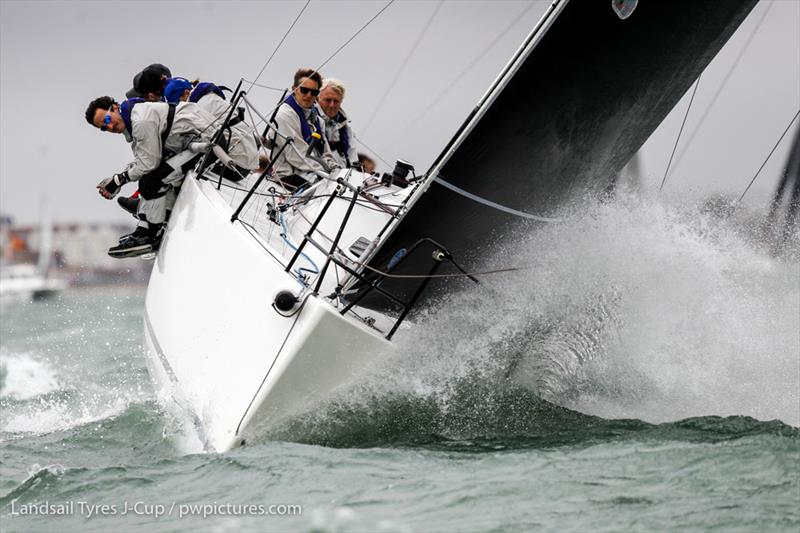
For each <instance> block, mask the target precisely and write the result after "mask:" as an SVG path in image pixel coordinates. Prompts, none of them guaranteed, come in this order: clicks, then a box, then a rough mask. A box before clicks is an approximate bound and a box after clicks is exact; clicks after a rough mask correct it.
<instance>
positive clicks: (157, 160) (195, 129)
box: [125, 102, 215, 181]
mask: <svg viewBox="0 0 800 533" xmlns="http://www.w3.org/2000/svg"><path fill="white" fill-rule="evenodd" d="M168 112H169V104H167V103H166V102H140V103H138V104H136V105H135V106H134V107H133V109H132V110H131V118H130V123H131V128H130V129H131V131H128V128H127V127H126V129H125V139H126V140H127V141H128V142H130V143H132V149H133V157H134V160H133V163H131V164H130V165H129V166H128V177H129V178H130V179H131V181H137V180H139V179H140V178H141V177H142V176H144V175H146V174H148V173H150V172H152V171H153V170H155V169H156V168H158V166H159V165H160V164H161V160H162V159H163V158H164V157H165V156H166V155H167V153H166V152H171V153H177V152H180V151H182V150H183V149H185V148H186V147H187V146H188V145H189V143H190V142H192V141H195V140H201V141H210V140H211V139H212V137H213V136H214V133H215V131H214V128H213V127H209V126H210V125H211V123H212V122H213V121H214V117H213V116H212V115H210V114H209V113H208V112H207V111H205V110H204V109H202V108H201V107H200V106H199V105H198V104H193V103H189V102H182V103H180V104H178V105H177V107H176V109H175V118H174V120H173V122H172V128H171V129H170V131H169V135H167V138H166V140H165V141H164V145H163V146H162V145H161V135H162V133H163V132H164V130H165V129H166V127H167V115H168Z"/></svg>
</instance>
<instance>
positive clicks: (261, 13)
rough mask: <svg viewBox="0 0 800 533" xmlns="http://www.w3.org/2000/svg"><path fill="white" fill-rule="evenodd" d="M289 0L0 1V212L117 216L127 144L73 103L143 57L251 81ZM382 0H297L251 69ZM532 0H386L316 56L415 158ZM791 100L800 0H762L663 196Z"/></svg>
mask: <svg viewBox="0 0 800 533" xmlns="http://www.w3.org/2000/svg"><path fill="white" fill-rule="evenodd" d="M582 1H585V0H582ZM599 1H608V2H609V3H610V0H599ZM641 1H642V2H647V1H655V0H641ZM659 1H660V0H659ZM709 1H710V0H709ZM303 5H304V2H303V1H298V2H295V1H291V2H289V1H286V2H279V1H272V2H256V1H251V2H234V1H230V2H214V1H203V2H192V1H181V2H166V1H160V2H147V1H140V2H135V3H131V2H111V1H106V2H100V1H94V2H80V1H69V2H68V1H58V2H49V1H25V2H18V1H10V0H0V212H2V213H3V214H8V215H11V216H12V217H14V218H15V220H16V221H17V222H20V223H31V222H36V221H37V220H38V219H39V217H40V211H41V205H42V200H43V198H44V197H45V196H46V197H47V199H48V201H49V203H50V205H51V206H52V216H53V218H54V219H55V220H56V221H99V220H110V219H115V220H123V221H124V220H129V219H128V218H127V215H124V214H123V213H122V211H121V210H120V209H119V208H118V207H116V205H115V203H114V202H107V201H104V200H103V199H101V198H100V196H99V195H98V194H97V193H96V192H95V190H94V186H95V184H96V183H97V182H98V181H99V180H100V179H102V178H104V177H107V176H109V175H111V174H113V173H114V172H116V171H118V170H120V169H121V168H122V167H123V166H124V164H125V163H127V162H128V161H129V160H130V159H131V153H130V149H129V147H128V145H127V144H126V143H125V142H124V141H123V139H122V138H121V137H120V136H113V135H107V134H101V133H99V132H98V131H97V130H95V129H93V128H91V127H90V126H89V125H88V124H87V123H86V122H85V120H84V118H83V114H84V110H85V108H86V105H87V104H88V102H89V101H90V100H91V99H92V98H94V97H96V96H100V95H104V94H108V95H111V96H114V97H115V98H118V99H122V98H124V93H125V91H126V90H127V89H129V88H130V86H131V78H132V77H133V74H135V73H136V72H138V71H139V70H141V69H142V68H143V67H144V66H146V65H148V64H150V63H153V62H160V63H164V64H166V65H168V66H169V67H170V68H171V69H172V72H173V74H174V75H181V76H185V77H187V78H199V79H201V80H209V81H215V82H217V83H223V84H226V85H229V86H235V84H236V83H237V81H238V80H239V78H242V77H243V78H245V79H248V80H252V79H253V78H254V77H255V76H256V75H257V73H258V72H259V70H260V69H261V67H262V65H263V64H264V62H265V61H266V60H267V58H268V57H269V56H270V54H271V53H272V52H273V50H274V49H275V47H276V45H277V44H278V42H279V41H280V39H281V37H282V36H283V35H284V33H285V32H286V30H287V29H288V28H289V26H290V24H291V23H292V21H293V20H294V19H295V17H296V16H297V14H298V13H299V12H300V10H301V9H302V7H303ZM384 5H386V2H385V1H371V0H362V1H348V2H345V1H342V2H339V1H320V0H317V1H312V2H311V4H310V5H309V7H308V8H307V9H306V10H305V12H304V13H303V15H302V17H301V18H300V20H299V22H298V24H297V26H296V27H295V28H294V29H293V30H292V32H291V33H290V34H289V36H288V38H287V39H286V41H285V42H284V44H283V46H282V47H281V48H280V49H279V50H278V52H277V53H276V54H275V57H274V58H273V59H272V61H271V62H270V64H269V65H268V67H267V68H266V70H265V71H264V73H263V74H262V75H261V77H260V78H259V80H258V81H259V84H263V85H267V86H272V87H285V86H286V85H288V84H289V83H290V81H291V75H292V73H293V72H294V70H295V69H296V68H298V67H300V66H309V67H318V66H319V65H320V64H321V63H322V62H323V61H325V60H326V59H327V58H328V57H329V56H330V55H331V54H332V53H333V52H334V51H335V50H336V49H337V48H338V47H339V46H340V45H341V44H343V43H344V42H345V41H346V40H347V39H348V38H350V37H351V36H352V35H353V34H354V33H355V32H356V31H357V30H358V29H359V28H360V27H361V26H362V25H363V24H364V23H365V22H366V21H368V20H369V19H370V18H371V17H372V16H373V15H375V14H376V13H377V12H378V11H379V10H380V9H381V8H382V7H383V6H384ZM547 5H548V2H547V1H533V2H529V1H522V0H508V1H499V0H495V1H478V0H475V1H456V0H452V1H446V2H443V3H440V2H438V1H433V0H431V1H403V0H399V1H397V2H395V3H394V4H392V5H391V6H390V7H389V8H388V9H387V10H386V11H385V12H384V13H383V14H382V15H381V16H380V17H378V18H377V19H376V20H375V21H374V22H373V23H372V24H371V25H370V26H368V27H367V28H366V29H365V30H364V31H363V32H362V33H361V34H360V35H358V36H357V37H356V38H355V39H354V40H353V41H352V42H351V43H350V44H349V45H348V46H347V47H345V48H344V49H343V50H342V51H341V52H340V53H339V54H338V55H336V56H335V57H334V58H333V59H332V60H331V61H330V62H329V63H328V64H327V65H325V67H324V68H322V69H321V71H322V73H323V75H326V76H331V77H337V78H340V79H342V80H343V81H344V82H345V84H346V85H347V87H348V93H347V96H346V98H345V105H344V107H345V109H346V110H347V111H348V112H349V114H350V116H351V119H352V122H353V126H354V129H355V131H356V134H357V135H359V136H360V137H361V138H362V139H363V140H364V141H365V142H366V144H367V145H369V146H370V147H372V148H373V149H375V150H376V151H377V152H378V153H379V154H380V155H381V156H383V157H384V158H385V159H387V160H388V161H394V159H396V158H399V157H400V158H404V159H408V160H410V161H412V162H413V163H415V165H416V166H417V168H423V169H424V168H427V166H428V164H429V163H430V162H431V160H432V159H433V157H434V156H435V155H436V153H438V151H439V150H440V149H441V147H442V145H443V144H444V143H445V142H446V141H447V140H448V139H449V137H450V136H451V135H452V133H453V132H454V131H455V129H456V128H457V126H458V125H459V124H460V122H461V121H462V120H463V118H464V117H465V116H466V114H467V113H468V112H469V110H470V109H471V107H472V106H473V105H474V104H475V102H476V101H477V100H478V99H479V98H480V96H481V95H482V94H483V93H484V91H485V90H486V88H487V87H488V85H489V84H490V83H491V81H492V80H493V79H494V78H495V76H496V75H497V74H498V73H499V71H500V70H501V68H502V67H503V66H504V65H505V63H506V61H507V59H508V58H509V57H510V56H511V54H512V53H513V52H514V51H515V50H516V48H517V47H518V45H519V43H520V42H521V41H522V40H523V39H524V37H525V35H527V33H528V32H529V31H530V29H531V28H532V27H533V25H534V24H535V23H536V21H537V20H538V19H539V17H540V16H541V15H542V13H543V12H544V11H545V9H546V7H547ZM764 14H766V16H765V17H764V20H763V23H762V24H761V25H760V27H759V28H758V32H757V33H756V34H755V35H754V36H753V38H752V41H751V42H750V44H749V46H747V48H746V50H745V48H744V45H745V43H746V42H747V41H748V38H749V37H750V35H751V34H752V32H753V30H754V28H755V27H756V26H757V24H758V22H759V20H760V19H761V18H762V16H764ZM634 16H635V13H634ZM742 50H744V53H743V54H742ZM740 54H741V60H740V61H739V62H738V64H737V65H736V67H735V68H734V69H733V70H731V67H732V65H733V64H734V62H735V60H736V58H737V56H739V55H740ZM729 72H730V74H729ZM726 77H727V78H728V82H727V84H726V85H725V88H724V90H723V91H722V92H721V93H720V96H719V97H718V98H717V99H716V101H715V103H714V105H713V106H710V104H711V102H712V100H713V98H714V95H715V93H717V92H718V90H719V88H720V86H721V85H722V83H723V80H724V79H725V78H726ZM251 96H252V97H253V98H254V99H255V100H256V102H257V103H259V104H260V107H261V108H262V109H267V108H269V107H270V105H271V104H272V103H273V102H274V101H275V100H276V99H277V98H278V97H279V96H280V92H275V91H272V90H269V89H260V88H254V89H253V90H252V91H251ZM531 97H532V98H535V95H532V96H531ZM431 104H435V105H431ZM687 105H688V94H687V96H686V97H684V100H682V101H681V102H680V103H679V104H678V105H677V106H676V108H675V110H674V111H673V113H672V114H671V115H670V116H669V117H668V118H667V120H665V121H664V123H663V124H662V126H661V127H660V128H659V129H658V130H657V131H656V132H655V133H654V134H653V136H652V137H651V139H650V140H649V141H648V143H647V144H646V145H645V147H644V148H643V150H642V152H641V154H642V157H643V158H642V168H643V173H644V177H643V180H644V183H645V186H646V187H648V188H650V189H652V188H653V187H657V184H658V182H660V180H661V177H662V174H663V171H664V168H665V167H666V164H667V160H668V159H669V154H670V151H671V150H672V146H673V143H674V142H675V139H676V136H677V132H678V129H679V128H680V123H681V121H682V119H683V113H684V112H685V109H686V106H687ZM709 106H710V107H709ZM798 108H800V0H762V2H761V3H760V4H759V5H758V6H756V8H755V9H754V10H753V12H752V13H751V15H750V17H749V18H748V19H747V20H746V21H745V24H743V26H742V27H741V28H740V29H739V31H738V32H737V34H736V35H735V36H734V37H733V38H732V39H731V41H729V43H728V45H727V46H726V48H725V49H724V50H723V52H722V53H721V54H720V55H719V56H718V57H717V58H716V59H715V60H714V62H713V63H712V64H711V66H710V67H709V68H708V69H707V70H706V72H705V73H704V74H703V77H702V80H701V83H700V86H699V89H698V92H697V96H696V98H695V102H694V104H693V106H692V110H691V113H690V114H689V117H688V120H687V124H686V128H685V131H684V135H683V137H682V142H681V146H679V149H678V154H679V155H680V154H681V153H682V152H683V151H684V145H686V140H687V139H688V138H689V135H690V134H691V133H692V131H693V130H694V129H695V128H697V133H696V135H695V136H694V138H693V140H692V143H691V144H689V145H688V148H686V149H685V153H684V154H683V156H682V157H681V158H680V162H679V164H678V165H677V166H675V168H674V170H675V172H674V174H673V175H672V176H671V177H670V179H669V182H668V183H667V186H666V188H665V194H666V195H670V196H676V197H677V196H680V195H683V194H691V195H696V196H699V195H705V194H708V193H711V192H728V193H730V194H736V195H737V196H738V194H739V193H741V191H742V190H743V189H744V187H745V185H746V184H747V181H749V179H750V178H751V177H752V175H753V174H754V173H755V171H756V170H757V169H758V167H759V165H760V164H761V162H762V161H763V160H764V158H765V157H766V155H767V153H768V152H769V150H770V148H771V147H772V145H773V144H774V143H775V142H776V141H777V139H778V137H779V135H780V133H781V132H782V131H783V129H784V128H785V127H786V125H787V124H788V122H789V120H790V119H791V117H792V116H793V115H794V113H795V112H796V111H797V109H798ZM704 114H707V118H706V119H705V121H704V122H703V123H702V124H701V125H700V127H699V128H698V127H697V126H698V123H699V121H700V119H701V117H702V116H703V115H704ZM795 127H796V126H795ZM790 137H791V135H787V138H786V139H785V140H784V142H783V143H782V144H781V146H780V147H779V149H778V150H777V151H776V153H775V154H774V155H773V158H772V159H771V161H770V164H769V165H768V166H767V167H766V168H765V169H764V171H763V175H762V176H761V177H760V178H759V180H758V182H757V183H756V186H755V187H754V189H753V190H752V191H751V192H750V193H748V200H749V201H751V202H763V201H764V200H765V199H766V197H767V195H768V194H769V192H770V191H771V190H772V189H773V188H774V186H775V183H776V181H777V179H778V175H779V172H780V167H781V166H782V165H783V163H784V161H785V159H786V156H787V152H788V148H789V144H790ZM676 158H677V156H676ZM673 165H674V163H673ZM381 166H382V167H385V165H381ZM384 170H386V169H385V168H384ZM132 190H133V189H131V191H128V192H132Z"/></svg>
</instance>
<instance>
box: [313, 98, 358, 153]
mask: <svg viewBox="0 0 800 533" xmlns="http://www.w3.org/2000/svg"><path fill="white" fill-rule="evenodd" d="M319 115H320V117H322V118H323V119H324V120H325V138H326V139H327V140H328V144H330V147H331V151H332V152H333V157H334V158H335V159H336V161H337V162H338V164H339V166H340V167H342V168H348V167H351V166H353V165H355V164H356V163H358V152H357V151H356V138H355V135H353V128H351V127H350V119H348V118H347V115H346V114H345V112H344V111H342V110H340V111H339V113H338V114H337V115H336V116H335V117H333V118H329V117H328V115H326V114H325V112H324V111H322V109H319Z"/></svg>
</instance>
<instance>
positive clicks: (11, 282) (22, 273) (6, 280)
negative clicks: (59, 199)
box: [0, 206, 67, 306]
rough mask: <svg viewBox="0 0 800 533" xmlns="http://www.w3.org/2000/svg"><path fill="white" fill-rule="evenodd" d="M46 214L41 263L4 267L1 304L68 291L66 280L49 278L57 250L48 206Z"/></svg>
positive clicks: (0, 277)
mask: <svg viewBox="0 0 800 533" xmlns="http://www.w3.org/2000/svg"><path fill="white" fill-rule="evenodd" d="M43 213H44V216H43V219H42V224H41V229H40V238H39V258H38V261H37V263H36V264H32V263H9V264H2V265H0V305H3V306H6V305H9V304H11V303H14V302H26V301H31V300H41V299H45V298H51V297H53V296H55V295H56V294H58V293H60V292H61V291H63V290H64V289H66V288H67V282H66V281H65V280H63V279H59V278H55V277H51V276H50V275H49V272H50V261H51V257H52V249H53V220H52V216H51V214H50V211H49V209H47V207H46V206H45V208H44V209H43Z"/></svg>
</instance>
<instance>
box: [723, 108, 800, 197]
mask: <svg viewBox="0 0 800 533" xmlns="http://www.w3.org/2000/svg"><path fill="white" fill-rule="evenodd" d="M798 115H800V109H799V110H798V111H797V113H795V114H794V118H792V120H791V122H789V125H788V126H786V129H785V130H783V133H782V134H781V138H780V139H778V142H776V143H775V146H773V147H772V150H770V151H769V155H767V158H766V159H765V160H764V162H763V163H761V166H760V167H759V168H758V171H757V172H756V175H755V176H753V179H751V180H750V183H748V184H747V187H746V188H745V190H744V192H743V193H742V195H741V196H740V197H739V199H738V200H737V201H736V203H737V204H738V203H740V202H741V201H742V199H744V195H745V194H747V191H749V190H750V187H751V186H752V185H753V183H755V181H756V178H757V177H758V175H759V174H760V173H761V170H762V169H763V168H764V166H765V165H766V164H767V161H769V158H770V157H772V154H773V153H774V152H775V149H776V148H777V147H778V145H779V144H781V141H782V140H783V138H784V137H785V136H786V133H787V132H788V131H789V129H790V128H791V127H792V124H794V121H795V120H797V117H798Z"/></svg>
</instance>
